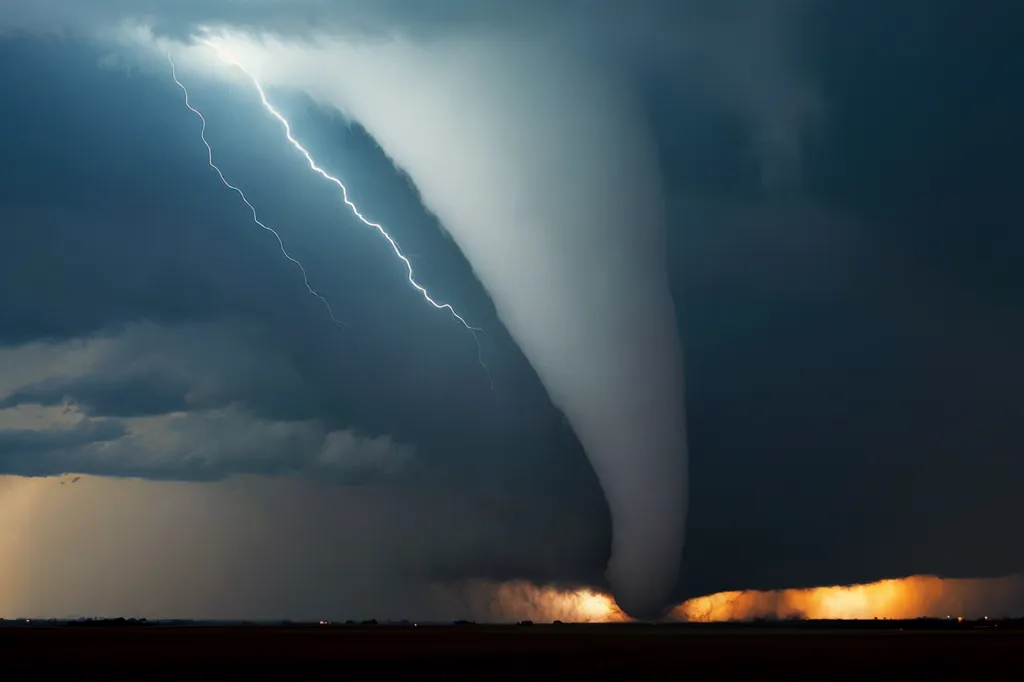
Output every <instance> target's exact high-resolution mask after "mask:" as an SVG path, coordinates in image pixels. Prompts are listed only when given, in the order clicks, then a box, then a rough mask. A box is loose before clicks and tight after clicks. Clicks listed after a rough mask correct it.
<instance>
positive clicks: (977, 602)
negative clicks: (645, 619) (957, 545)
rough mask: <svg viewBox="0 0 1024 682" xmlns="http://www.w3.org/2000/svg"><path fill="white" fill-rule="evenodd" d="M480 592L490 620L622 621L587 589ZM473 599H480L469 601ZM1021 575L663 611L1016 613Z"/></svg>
mask: <svg viewBox="0 0 1024 682" xmlns="http://www.w3.org/2000/svg"><path fill="white" fill-rule="evenodd" d="M473 591H474V592H476V594H478V595H482V594H487V595H488V596H487V598H486V600H487V601H486V608H485V609H474V611H476V612H477V613H478V614H479V617H480V618H481V619H486V620H492V621H502V620H504V621H512V620H532V621H536V622H551V621H554V620H561V621H564V622H575V623H615V622H628V621H629V620H630V618H629V617H628V616H627V615H626V614H624V613H623V612H622V611H621V610H620V609H619V608H618V606H617V605H616V604H615V601H614V599H612V597H610V596H609V595H606V594H602V593H600V592H595V591H593V590H589V589H582V590H566V589H562V588H557V587H538V586H535V585H531V584H529V583H524V582H511V583H503V584H498V585H493V584H483V585H480V584H478V585H476V586H475V588H473ZM477 603H478V605H479V603H480V602H477ZM1015 609H1016V610H1017V611H1019V610H1021V609H1024V580H1022V578H1021V576H1010V577H1007V578H992V579H953V578H938V577H935V576H929V575H917V576H910V577H907V578H895V579H888V580H879V581H877V582H873V583H866V584H859V585H835V586H829V587H812V588H802V589H788V590H775V591H758V590H747V591H739V590H736V591H729V592H718V593H716V594H710V595H706V596H703V597H696V598H694V599H690V600H688V601H686V602H684V603H682V604H680V605H678V606H676V607H675V608H673V609H672V610H671V612H670V613H669V615H668V616H667V619H668V620H675V621H689V622H703V623H710V622H728V621H749V620H756V619H760V618H763V619H801V620H870V619H873V618H879V619H896V620H903V619H913V618H960V617H965V618H968V619H975V618H982V617H983V614H986V613H999V614H1000V615H1020V614H1019V613H1017V611H1015Z"/></svg>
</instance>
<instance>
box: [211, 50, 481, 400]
mask: <svg viewBox="0 0 1024 682" xmlns="http://www.w3.org/2000/svg"><path fill="white" fill-rule="evenodd" d="M202 42H203V43H204V44H205V45H207V46H208V47H210V48H212V49H213V50H214V51H215V52H216V53H217V56H219V57H220V58H221V59H222V60H223V61H224V62H225V63H227V64H230V65H231V66H234V67H235V68H237V69H238V70H239V71H241V72H242V73H244V74H245V75H246V76H247V77H248V78H249V80H251V81H252V84H253V85H254V86H255V88H256V91H257V92H258V93H259V96H260V101H261V102H262V103H263V107H264V108H265V109H266V110H267V111H268V112H269V113H270V115H271V116H273V117H274V118H276V119H277V120H278V121H279V122H280V123H281V126H282V127H283V128H284V134H285V137H286V138H287V139H288V142H289V143H291V145H292V146H293V147H295V149H296V150H297V151H298V152H299V153H300V154H302V156H303V157H305V159H306V163H307V164H309V168H310V170H312V171H313V172H314V173H316V174H317V175H319V176H320V177H322V178H323V179H324V180H327V181H328V182H332V183H334V184H335V185H337V187H338V189H340V190H341V198H342V200H343V201H344V202H345V205H346V206H348V208H349V209H350V210H351V211H352V214H353V215H354V216H355V217H356V218H358V219H359V221H360V222H361V223H363V225H366V226H367V227H372V228H373V229H375V230H376V231H377V232H378V233H379V234H380V236H381V237H383V238H384V239H385V240H387V242H388V244H389V245H390V246H391V250H392V251H393V252H394V254H395V256H397V257H398V259H399V260H400V261H402V263H403V264H404V265H405V271H406V276H407V279H408V280H409V284H411V285H412V286H413V288H414V289H416V291H418V292H420V294H421V295H422V296H423V298H424V300H426V301H427V303H429V304H430V305H432V306H434V307H435V308H437V309H438V310H447V311H448V312H449V313H450V314H451V316H452V317H453V318H455V319H456V320H457V321H458V322H459V323H460V324H462V326H463V327H465V328H466V330H467V331H469V333H470V334H472V335H473V341H474V342H476V351H477V361H478V362H479V363H480V366H481V367H483V368H484V372H486V373H487V379H488V380H489V381H490V383H491V388H492V389H493V388H494V378H493V377H492V376H491V370H490V368H489V367H488V366H487V363H485V362H484V356H483V347H482V346H481V345H480V337H479V336H478V334H481V333H484V330H483V329H480V328H479V327H474V326H472V325H470V324H469V323H468V322H466V319H465V318H464V317H462V315H460V314H459V313H458V312H456V311H455V308H453V307H452V306H451V304H450V303H438V302H437V301H435V300H434V299H433V298H432V297H431V296H430V293H429V292H428V291H427V289H426V288H425V287H424V286H423V285H421V284H420V283H419V282H417V281H416V277H415V276H414V273H413V268H412V262H411V261H410V260H409V259H408V258H407V257H406V255H405V254H404V253H403V252H402V249H401V248H399V246H398V242H396V241H395V240H394V238H393V237H392V236H391V235H390V234H388V232H387V230H385V229H384V226H383V225H381V224H380V223H375V222H373V221H372V220H369V219H368V218H367V217H366V216H364V215H363V214H362V212H360V210H359V207H357V206H356V205H355V203H354V202H353V201H352V200H351V199H350V198H349V193H348V188H347V187H346V186H345V183H343V182H342V181H341V180H339V179H338V178H336V177H335V176H333V175H331V174H330V173H328V172H327V171H325V170H324V169H323V168H321V167H320V166H319V165H318V164H317V163H316V161H315V160H314V159H313V155H312V154H310V153H309V150H307V149H306V148H305V147H303V146H302V144H301V143H300V142H299V141H298V140H297V139H295V136H294V135H293V134H292V126H291V124H290V123H289V122H288V119H286V118H285V117H284V115H282V114H281V112H279V111H278V110H277V109H276V108H275V107H274V105H273V104H271V103H270V100H269V99H268V98H267V93H266V91H265V90H264V89H263V85H262V84H261V83H260V82H259V80H258V79H257V78H256V76H254V75H253V74H252V72H251V71H249V70H248V69H246V68H245V67H244V66H242V65H241V64H239V63H238V62H237V61H235V60H234V59H232V58H230V57H229V56H227V55H225V54H224V53H223V51H221V50H220V48H218V47H217V46H216V45H214V44H213V43H210V42H209V41H205V40H204V41H202Z"/></svg>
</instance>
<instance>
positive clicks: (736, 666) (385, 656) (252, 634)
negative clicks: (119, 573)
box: [0, 622, 1024, 681]
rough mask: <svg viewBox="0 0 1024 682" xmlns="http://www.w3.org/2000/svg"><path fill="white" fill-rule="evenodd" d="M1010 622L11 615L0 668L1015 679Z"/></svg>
mask: <svg viewBox="0 0 1024 682" xmlns="http://www.w3.org/2000/svg"><path fill="white" fill-rule="evenodd" d="M1011 625H1012V624H1004V627H1003V628H1002V629H1000V628H999V627H993V626H992V624H985V627H980V626H979V627H974V626H971V625H968V624H966V623H965V624H963V625H962V626H960V627H949V626H945V627H943V626H939V627H936V626H934V625H933V626H931V627H928V626H922V625H920V624H915V623H904V624H899V623H893V622H887V623H884V624H882V623H879V624H877V625H875V624H871V623H865V624H861V625H860V626H851V625H850V624H846V625H844V626H842V627H828V626H827V625H825V624H822V625H817V626H814V627H809V626H806V625H805V626H801V627H795V626H793V625H777V626H768V625H760V626H746V627H744V626H729V627H716V626H700V625H684V626H674V625H654V626H651V625H637V624H631V625H608V626H604V625H534V626H461V627H456V626H418V627H412V626H406V627H389V626H384V625H379V626H340V627H334V626H237V627H228V626H205V627H197V626H191V627H184V626H156V625H146V626H141V625H123V624H119V625H106V626H104V625H97V624H93V625H90V626H81V625H77V626H76V625H48V626H40V625H32V626H24V625H23V626H14V625H11V624H7V625H6V626H5V627H0V670H2V671H3V677H4V679H11V680H16V679H29V677H28V675H29V674H31V675H33V676H38V675H41V674H46V675H52V676H53V677H52V678H51V679H55V680H61V679H63V680H81V679H97V680H100V679H102V680H112V679H133V680H148V679H187V680H201V679H202V680H206V679H220V680H227V679H236V678H237V679H240V680H242V679H253V678H254V677H257V676H258V677H259V679H282V680H294V679H320V680H323V679H354V678H353V677H351V675H356V678H355V679H359V678H361V677H363V676H374V677H382V676H387V677H388V678H389V679H390V678H391V677H394V679H405V680H408V679H415V680H421V679H473V680H481V681H483V680H490V679H495V678H500V679H512V678H519V679H565V680H568V679H575V678H577V677H580V678H581V679H587V680H593V679H615V680H659V679H679V680H702V679H709V680H718V679H721V680H746V679H787V680H792V679H815V680H837V679H857V680H875V679H899V680H1024V629H1015V628H1013V627H1011ZM901 627H902V629H900V628H901Z"/></svg>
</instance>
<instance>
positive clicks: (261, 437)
mask: <svg viewBox="0 0 1024 682" xmlns="http://www.w3.org/2000/svg"><path fill="white" fill-rule="evenodd" d="M253 348H254V347H253V346H252V345H246V343H245V334H244V333H242V332H241V331H240V330H239V329H237V328H233V327H231V326H228V325H221V326H209V325H194V326H184V327H180V328H173V329H164V328H161V327H158V326H155V325H152V324H141V325H132V326H129V327H128V328H127V329H126V330H125V331H124V332H122V333H121V334H120V335H115V336H106V337H104V336H99V337H95V338H92V339H87V340H84V341H74V342H65V343H58V344H32V345H28V346H24V347H13V348H6V349H0V367H3V366H8V365H21V366H22V368H23V369H22V371H21V376H14V377H5V381H4V385H0V468H2V469H3V471H4V472H5V473H20V474H24V475H52V474H57V473H61V472H65V471H76V472H82V473H102V474H120V475H125V474H127V475H136V476H150V477H156V478H182V479H194V478H200V479H217V478H222V477H224V476H228V475H231V474H235V473H262V474H272V473H279V474H292V473H301V474H309V475H316V476H318V477H324V478H328V479H334V480H338V481H348V482H355V481H362V480H367V479H373V478H374V477H380V476H385V477H389V478H402V477H408V476H410V475H415V474H416V472H417V470H418V461H417V459H416V457H415V454H414V451H413V449H412V448H411V447H410V446H408V445H404V444H400V443H395V442H393V441H392V440H391V439H390V438H389V437H387V436H377V437H373V436H369V437H364V436H360V435H357V434H354V433H352V432H350V431H347V430H338V429H332V428H331V427H330V426H329V425H327V424H325V423H324V422H323V421H321V420H318V419H310V418H306V419H287V418H285V419H281V418H274V417H272V416H269V415H267V414H266V410H264V413H265V414H264V416H260V414H259V410H258V408H259V406H260V404H261V402H262V403H263V404H264V405H265V406H267V407H271V406H273V405H274V403H280V402H282V401H286V400H287V399H288V395H289V394H292V393H298V392H300V391H301V387H302V383H301V380H300V379H299V378H298V375H297V374H296V373H295V372H294V370H292V369H291V368H289V367H288V366H287V364H286V363H283V362H281V361H280V360H279V359H278V358H276V357H275V356H274V355H273V354H271V353H267V352H263V353H257V352H255V351H254V350H253ZM67 356H72V358H77V361H76V360H75V359H71V360H68V359H67ZM51 360H57V362H56V363H54V364H51ZM61 361H63V362H64V363H65V367H63V368H62V367H60V362H61ZM32 364H34V367H33V366H32ZM261 391H262V392H263V396H264V399H263V400H261ZM282 396H283V397H282ZM254 408H255V411H254Z"/></svg>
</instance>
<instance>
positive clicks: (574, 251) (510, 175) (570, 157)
mask: <svg viewBox="0 0 1024 682" xmlns="http://www.w3.org/2000/svg"><path fill="white" fill-rule="evenodd" d="M217 42H218V43H219V44H221V45H223V46H224V47H225V48H226V49H227V50H228V52H229V53H230V54H232V55H233V56H234V58H236V59H238V61H239V62H240V63H244V64H245V65H246V67H247V68H248V69H250V70H252V71H253V72H254V73H255V74H256V75H257V76H258V77H259V78H260V79H261V80H262V81H264V83H269V84H276V85H281V86H288V87H300V88H302V89H304V90H306V91H307V92H308V93H309V94H311V95H312V96H313V97H315V98H316V99H318V100H320V101H322V102H325V103H328V104H330V105H332V106H334V107H336V108H337V109H339V110H340V111H341V112H342V113H343V114H345V115H346V116H347V117H349V118H350V119H351V120H354V121H356V122H358V123H359V124H360V125H361V126H362V127H363V128H365V129H366V131H367V132H368V133H369V134H370V135H372V136H373V137H374V138H375V140H376V141H377V143H378V144H379V146H380V147H381V149H382V150H383V151H384V153H386V154H387V155H388V157H390V159H391V160H392V161H393V162H394V163H395V165H396V166H397V167H398V168H400V169H401V170H402V171H404V172H405V173H407V174H408V176H409V178H410V179H411V181H412V183H413V184H414V185H415V187H416V188H417V190H418V191H419V193H420V195H421V197H422V201H423V204H424V206H425V207H426V209H427V210H429V211H430V212H432V213H433V214H434V215H436V216H437V218H438V219H439V222H440V223H441V224H442V225H443V226H444V228H445V229H446V230H447V231H448V232H449V234H450V235H451V237H452V238H453V239H454V240H455V242H456V243H457V244H458V246H459V248H460V249H461V250H462V252H463V253H464V255H465V256H466V258H467V260H468V261H469V263H470V264H471V266H472V268H473V270H474V272H475V274H476V276H477V277H478V278H479V280H480V281H481V282H482V284H483V285H484V287H485V288H486V289H487V291H488V292H489V294H490V295H491V297H492V300H493V302H494V305H495V307H496V310H497V312H498V314H499V316H500V318H501V320H502V322H503V323H504V324H505V326H506V327H507V329H508V330H509V332H510V334H511V335H512V337H513V338H514V339H515V341H516V342H517V343H518V344H519V346H520V348H521V349H522V351H523V353H524V354H525V356H526V357H527V359H528V360H529V361H530V363H531V365H532V366H533V368H534V369H535V370H536V372H537V375H538V376H539V378H540V381H541V382H542V383H543V385H544V387H545V389H546V390H547V392H548V394H549V396H550V398H551V400H552V402H553V403H554V404H555V405H556V406H557V407H558V408H559V409H560V410H562V412H563V413H564V414H565V416H566V418H567V419H568V421H569V423H570V424H571V426H572V428H573V430H574V431H575V433H576V435H577V437H578V438H579V440H580V443H581V444H582V446H583V448H584V449H585V451H586V453H587V456H588V458H589V460H590V462H591V464H592V466H593V468H594V470H595V471H596V473H597V476H598V479H599V481H600V484H601V486H602V489H603V492H604V494H605V498H606V500H607V503H608V507H609V510H610V513H611V520H612V547H611V558H610V560H609V564H608V568H607V574H606V575H607V579H608V581H609V584H610V586H611V588H612V591H613V593H614V596H615V599H616V601H617V602H618V604H619V606H620V608H622V609H623V610H624V611H625V612H627V613H628V614H630V615H631V616H633V617H638V618H650V617H656V616H659V615H661V614H662V613H663V612H664V606H665V605H666V603H667V601H668V600H669V598H670V594H671V592H672V591H673V588H674V587H675V584H676V581H677V579H678V575H679V570H680V562H681V554H682V547H683V541H684V532H685V520H686V505H687V480H686V473H687V472H686V467H687V449H686V428H685V415H684V404H683V363H682V351H681V344H680V340H679V337H678V330H677V323H676V317H675V309H674V305H673V301H672V298H671V293H670V291H669V286H668V277H667V267H666V252H665V230H664V227H665V213H664V206H663V204H664V197H663V189H662V182H661V178H660V171H659V167H658V159H657V154H656V150H655V144H654V140H653V135H652V133H651V131H650V129H649V125H648V123H647V120H646V116H645V112H644V110H643V106H642V104H641V102H640V101H639V99H638V97H637V96H636V94H635V93H634V92H633V91H632V88H631V81H630V79H629V78H628V77H626V76H625V75H624V74H623V73H621V72H619V71H618V70H617V69H615V68H613V67H611V66H610V65H609V64H608V63H605V62H603V61H601V60H600V59H598V58H597V57H596V56H595V53H594V52H592V51H590V50H587V49H584V48H582V47H580V46H579V45H572V46H570V45H567V44H564V43H562V42H560V41H557V40H547V39H543V38H537V37H535V36H531V37H526V36H523V35H512V34H502V35H497V34H494V35H486V36H475V37H473V38H453V37H444V38H439V37H436V36H435V37H431V38H429V39H415V40H414V39H404V38H394V37H389V38H387V39H379V40H365V39H364V40H359V41H352V40H344V41H342V40H336V39H332V40H320V41H318V42H316V43H312V44H309V43H303V44H299V45H295V44H285V43H275V42H274V41H273V40H267V39H264V40H261V41H259V42H254V41H251V40H248V39H244V38H234V39H232V38H230V37H222V38H220V39H218V41H217ZM367 210H368V211H370V212H372V207H369V208H368V209H367ZM496 390H500V385H499V386H498V387H497V389H496Z"/></svg>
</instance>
